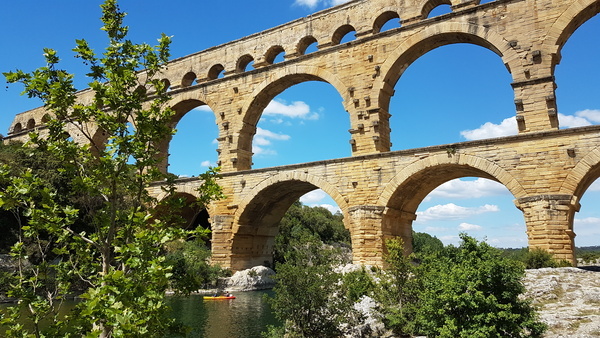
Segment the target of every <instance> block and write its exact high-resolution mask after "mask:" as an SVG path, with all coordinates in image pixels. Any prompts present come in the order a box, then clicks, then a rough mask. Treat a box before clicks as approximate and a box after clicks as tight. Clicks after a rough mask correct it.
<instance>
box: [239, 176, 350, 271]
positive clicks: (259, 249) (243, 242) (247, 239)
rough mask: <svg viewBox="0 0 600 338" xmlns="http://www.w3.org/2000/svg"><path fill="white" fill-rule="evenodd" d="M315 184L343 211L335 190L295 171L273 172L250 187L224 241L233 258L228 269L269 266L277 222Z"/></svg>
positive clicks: (341, 199)
mask: <svg viewBox="0 0 600 338" xmlns="http://www.w3.org/2000/svg"><path fill="white" fill-rule="evenodd" d="M319 187H320V188H321V189H323V190H324V191H326V192H327V193H328V194H330V196H331V197H332V198H333V199H334V200H336V202H337V203H341V205H340V208H342V210H343V211H344V213H345V210H347V206H346V202H345V200H344V199H343V197H342V196H341V194H340V193H339V192H338V191H337V189H335V188H334V187H333V186H331V185H330V184H328V183H327V182H325V181H323V180H322V179H320V178H318V177H315V176H313V175H309V174H306V173H299V172H293V173H287V174H277V175H275V176H273V177H271V178H269V179H267V180H264V181H263V182H260V183H259V184H258V185H257V186H256V187H254V188H253V189H252V190H251V191H250V192H249V193H248V194H247V195H246V196H247V197H246V198H245V199H244V200H243V201H242V203H240V205H239V207H238V212H237V213H236V216H235V220H234V222H233V224H234V227H233V229H232V232H231V238H230V239H229V241H228V242H229V243H231V252H232V257H234V258H235V260H232V262H231V263H232V268H233V269H234V270H239V269H245V268H249V267H252V266H256V265H271V264H272V259H273V255H272V254H273V246H274V240H275V236H276V235H277V233H278V231H279V227H278V225H279V221H280V220H281V218H282V217H283V215H284V214H285V213H286V212H287V210H288V209H289V207H290V206H291V205H292V204H293V203H294V202H295V201H297V200H298V199H299V198H300V197H301V196H302V195H304V194H305V193H307V192H310V191H312V190H315V189H317V188H319ZM345 219H346V218H345ZM344 225H345V226H348V223H347V222H346V221H344ZM350 232H351V233H352V229H350Z"/></svg>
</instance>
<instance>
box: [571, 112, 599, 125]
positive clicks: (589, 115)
mask: <svg viewBox="0 0 600 338" xmlns="http://www.w3.org/2000/svg"><path fill="white" fill-rule="evenodd" d="M575 116H579V117H583V118H585V119H587V120H588V121H590V122H592V123H600V109H584V110H580V111H578V112H576V113H575Z"/></svg>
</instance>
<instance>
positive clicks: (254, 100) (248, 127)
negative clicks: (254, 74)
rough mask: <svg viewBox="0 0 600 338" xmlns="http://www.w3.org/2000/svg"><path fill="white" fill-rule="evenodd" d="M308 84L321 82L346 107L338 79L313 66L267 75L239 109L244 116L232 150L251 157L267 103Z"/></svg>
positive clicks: (345, 96)
mask: <svg viewBox="0 0 600 338" xmlns="http://www.w3.org/2000/svg"><path fill="white" fill-rule="evenodd" d="M307 81H320V82H327V83H329V84H331V85H332V86H333V87H334V88H335V90H336V91H337V92H338V93H339V94H340V96H341V97H342V99H343V103H342V104H344V107H345V102H347V101H348V99H347V95H348V94H347V92H348V91H347V90H346V86H345V85H344V83H343V82H342V80H341V79H340V78H339V77H338V76H337V75H335V74H333V73H331V72H329V71H327V70H325V69H323V68H319V67H314V66H302V65H299V66H297V67H292V68H285V69H280V70H278V71H276V72H274V73H273V74H270V76H269V77H268V79H266V80H265V81H263V82H262V83H260V84H259V85H258V86H257V87H256V89H255V90H254V91H253V93H252V94H251V95H250V96H249V98H250V99H248V100H247V101H245V102H244V104H243V106H242V111H243V112H244V117H243V119H242V123H243V125H242V126H241V130H240V134H239V138H238V140H237V146H236V147H235V148H236V149H238V150H242V151H245V152H248V153H252V139H253V137H254V134H255V133H256V125H257V124H258V120H259V119H260V116H261V115H262V112H263V111H264V109H265V108H266V107H267V105H268V104H269V102H271V100H272V99H273V98H274V97H275V96H277V95H278V94H280V93H282V92H283V91H284V90H286V89H287V88H290V87H292V86H294V85H296V84H299V83H303V82H307ZM250 162H251V161H250Z"/></svg>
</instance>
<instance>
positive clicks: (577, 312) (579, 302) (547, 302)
mask: <svg viewBox="0 0 600 338" xmlns="http://www.w3.org/2000/svg"><path fill="white" fill-rule="evenodd" d="M524 283H525V288H526V289H527V292H526V293H525V295H524V296H525V297H527V298H530V299H532V301H533V305H534V306H536V307H537V309H538V313H539V315H540V319H541V320H542V321H543V322H545V323H546V324H548V331H547V332H546V334H544V337H548V338H558V337H577V338H587V337H600V266H590V267H583V268H554V269H552V268H544V269H537V270H527V271H526V276H525V279H524Z"/></svg>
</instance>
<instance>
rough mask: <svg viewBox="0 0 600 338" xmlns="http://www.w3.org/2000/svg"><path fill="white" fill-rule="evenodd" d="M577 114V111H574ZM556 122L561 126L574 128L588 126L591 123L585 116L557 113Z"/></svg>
mask: <svg viewBox="0 0 600 338" xmlns="http://www.w3.org/2000/svg"><path fill="white" fill-rule="evenodd" d="M576 114H577V113H576ZM558 123H559V125H560V127H561V128H575V127H585V126H590V125H592V123H591V122H590V121H589V120H588V119H587V118H585V117H581V116H573V115H563V114H560V113H559V114H558Z"/></svg>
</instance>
